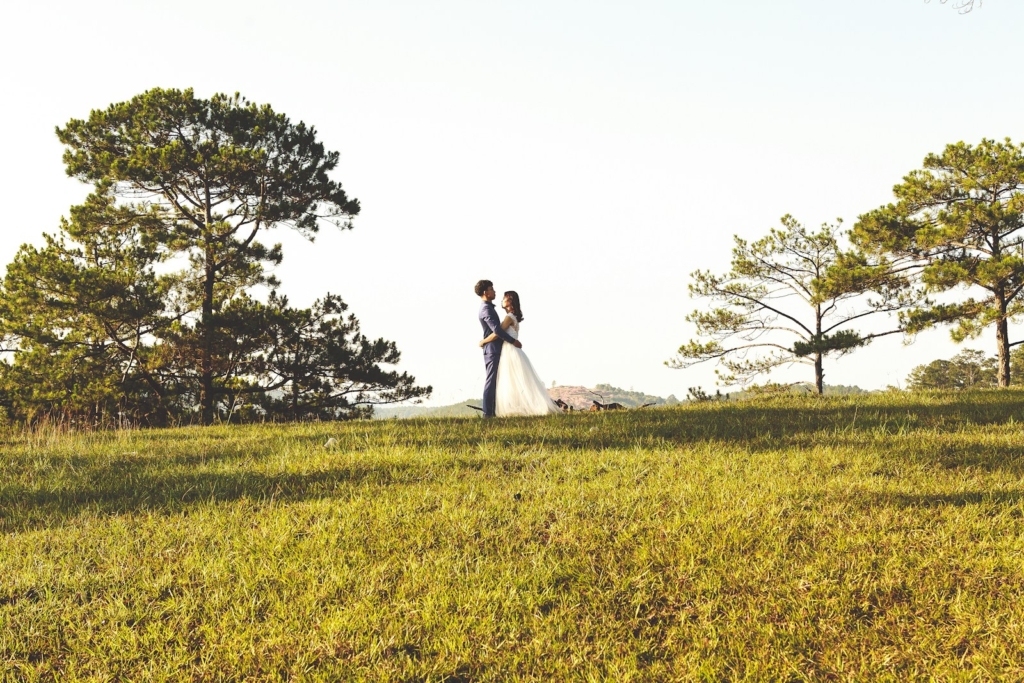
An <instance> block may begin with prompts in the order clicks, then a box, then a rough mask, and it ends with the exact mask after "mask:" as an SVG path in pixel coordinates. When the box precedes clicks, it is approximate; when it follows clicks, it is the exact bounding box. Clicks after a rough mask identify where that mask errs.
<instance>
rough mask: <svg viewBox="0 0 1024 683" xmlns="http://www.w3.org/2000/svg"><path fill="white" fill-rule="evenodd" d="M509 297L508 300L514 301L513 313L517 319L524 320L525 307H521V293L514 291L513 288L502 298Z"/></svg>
mask: <svg viewBox="0 0 1024 683" xmlns="http://www.w3.org/2000/svg"><path fill="white" fill-rule="evenodd" d="M506 297H508V300H509V301H510V302H511V303H512V315H514V316H515V317H516V320H518V321H519V322H523V309H521V308H519V295H518V294H516V293H515V292H513V291H512V290H511V289H510V290H509V291H507V292H505V293H504V294H503V295H502V297H501V298H502V299H504V298H506Z"/></svg>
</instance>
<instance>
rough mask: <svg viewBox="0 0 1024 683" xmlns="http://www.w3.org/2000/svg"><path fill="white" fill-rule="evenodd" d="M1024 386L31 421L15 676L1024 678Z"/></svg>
mask: <svg viewBox="0 0 1024 683" xmlns="http://www.w3.org/2000/svg"><path fill="white" fill-rule="evenodd" d="M1021 405H1024V390H1003V391H995V390H992V391H974V392H968V391H962V392H950V393H879V394H868V395H858V396H839V397H824V398H821V397H799V396H791V395H778V396H773V397H770V398H762V399H751V400H747V401H728V402H714V403H703V404H690V405H680V406H677V407H672V408H651V409H648V410H642V411H640V410H634V411H623V412H614V413H608V412H602V413H590V412H583V413H576V414H573V415H553V416H548V417H540V418H514V419H505V420H492V421H484V420H466V419H448V420H445V419H438V420H421V421H407V420H405V421H403V420H393V421H377V422H370V421H357V422H349V423H304V424H291V425H275V424H266V425H247V426H219V427H211V428H205V429H203V428H182V429H172V430H150V431H119V432H96V433H87V434H74V433H68V432H63V431H59V430H54V431H49V430H46V429H42V430H38V431H35V432H30V433H18V432H6V433H4V434H3V441H4V458H3V459H2V460H0V471H2V477H0V513H2V514H0V577H3V581H0V661H2V662H3V667H4V675H3V676H2V677H0V678H3V679H4V680H11V681H22V680H25V681H33V680H39V681H78V680H82V681H84V680H96V681H99V680H126V681H128V680H169V681H177V680H192V681H213V680H232V681H270V680H309V681H341V680H344V681H348V680H366V681H399V680H401V681H442V680H447V681H470V680H472V681H504V680H518V681H566V680H616V681H620V680H621V681H667V680H680V681H689V680H709V681H718V680H751V681H775V680H821V681H825V680H837V681H870V680H892V681H905V680H925V679H927V680H1020V679H1021V672H1022V669H1021V664H1020V653H1021V652H1022V651H1024V630H1022V629H1021V628H1020V627H1019V625H1020V624H1024V576H1022V572H1021V567H1022V562H1021V553H1022V548H1024V545H1022V540H1021V539H1022V538H1024V493H1022V491H1021V481H1022V477H1024V461H1022V459H1021V457H1020V453H1021V448H1020V444H1021V442H1022V441H1024V428H1022V426H1021ZM328 439H331V440H332V441H331V443H330V446H326V445H325V443H326V442H327V441H328Z"/></svg>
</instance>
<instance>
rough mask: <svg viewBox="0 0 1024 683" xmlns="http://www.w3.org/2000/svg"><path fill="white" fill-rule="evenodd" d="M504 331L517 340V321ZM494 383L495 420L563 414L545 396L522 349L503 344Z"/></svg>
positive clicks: (541, 384)
mask: <svg viewBox="0 0 1024 683" xmlns="http://www.w3.org/2000/svg"><path fill="white" fill-rule="evenodd" d="M505 331H506V332H508V333H509V335H510V336H511V337H512V338H513V339H519V321H517V320H516V319H515V317H514V316H513V317H512V324H511V325H509V327H508V329H507V330H505ZM497 383H498V391H497V396H496V398H495V401H494V414H495V415H497V416H498V417H507V416H509V415H547V414H548V413H561V412H562V410H561V409H560V408H559V407H558V406H556V405H555V402H554V401H552V400H551V397H550V396H548V390H547V389H545V388H544V382H541V381H540V377H537V372H536V371H535V370H534V369H533V365H531V364H530V359H529V358H527V357H526V354H525V353H523V350H522V349H518V348H516V347H515V346H512V345H511V344H509V343H508V342H502V347H501V358H500V359H499V360H498V380H497Z"/></svg>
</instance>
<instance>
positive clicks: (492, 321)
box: [480, 301, 515, 356]
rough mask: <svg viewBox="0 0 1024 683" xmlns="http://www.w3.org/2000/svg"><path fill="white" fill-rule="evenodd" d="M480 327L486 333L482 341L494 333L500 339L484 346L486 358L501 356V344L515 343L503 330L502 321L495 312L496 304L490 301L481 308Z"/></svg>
mask: <svg viewBox="0 0 1024 683" xmlns="http://www.w3.org/2000/svg"><path fill="white" fill-rule="evenodd" d="M480 327H482V328H483V331H484V336H483V337H481V339H486V338H487V337H489V336H491V333H492V332H493V333H495V334H497V335H498V338H497V339H495V340H494V341H492V342H491V343H490V344H484V355H485V356H490V355H501V342H502V341H507V342H509V343H510V344H511V343H512V342H514V341H515V339H513V338H512V335H510V334H509V333H508V332H506V331H505V330H503V329H501V320H499V319H498V314H497V313H496V312H495V310H494V304H493V303H491V302H489V301H485V302H484V304H483V305H482V306H481V307H480Z"/></svg>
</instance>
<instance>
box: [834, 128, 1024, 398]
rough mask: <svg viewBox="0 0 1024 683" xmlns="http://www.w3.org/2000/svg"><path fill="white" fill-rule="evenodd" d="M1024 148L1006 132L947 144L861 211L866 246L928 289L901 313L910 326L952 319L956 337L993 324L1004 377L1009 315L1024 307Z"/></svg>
mask: <svg viewBox="0 0 1024 683" xmlns="http://www.w3.org/2000/svg"><path fill="white" fill-rule="evenodd" d="M1022 190H1024V149H1022V148H1021V147H1020V146H1018V145H1015V144H1013V143H1012V142H1011V141H1010V140H1009V139H1007V140H1005V141H1003V142H997V141H994V140H982V141H981V144H979V145H977V146H971V145H968V144H966V143H963V142H958V143H956V144H952V145H947V147H946V149H945V150H944V151H943V153H942V154H929V155H928V156H927V157H926V158H925V160H924V168H922V169H919V170H915V171H912V172H911V173H910V174H908V175H907V176H906V177H904V179H903V182H902V183H900V184H898V185H896V187H895V188H893V192H894V194H895V195H896V202H895V203H892V204H888V205H886V206H883V207H880V208H878V209H875V210H874V211H871V212H868V213H866V214H864V215H862V216H861V217H860V219H859V220H858V221H857V223H856V225H855V226H854V229H853V231H852V239H853V241H854V243H855V244H856V245H857V246H858V247H860V248H861V249H863V250H865V251H868V252H871V253H874V254H877V255H883V256H884V257H886V258H888V259H889V261H890V263H891V264H893V265H894V266H898V267H899V268H900V269H902V271H903V272H905V273H911V272H913V273H914V274H915V275H916V276H918V277H919V278H920V281H921V282H922V283H923V285H924V286H925V287H926V289H927V290H928V291H929V292H930V293H932V294H946V295H948V294H949V293H951V292H960V293H962V295H961V296H959V297H958V298H956V299H955V300H948V299H944V300H941V301H939V302H935V301H931V300H929V301H924V302H922V303H921V305H918V306H915V307H912V308H910V309H909V310H908V311H906V314H905V315H904V322H905V324H906V326H907V329H908V331H910V332H916V331H920V330H923V329H926V328H928V327H931V326H934V325H946V324H948V325H952V326H953V329H952V336H953V339H954V340H956V341H963V340H964V339H967V338H971V337H976V336H977V335H979V334H980V333H981V332H982V331H983V330H984V329H985V328H987V327H994V328H995V333H996V350H997V353H998V367H997V377H998V382H999V386H1004V387H1005V386H1009V384H1010V348H1011V346H1013V345H1014V344H1015V343H1019V342H1011V341H1010V338H1009V322H1010V320H1011V319H1012V318H1014V317H1015V316H1018V315H1020V314H1021V313H1022V312H1024V304H1022V302H1021V297H1020V294H1021V292H1022V291H1024V230H1022V228H1024V192H1022Z"/></svg>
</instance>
